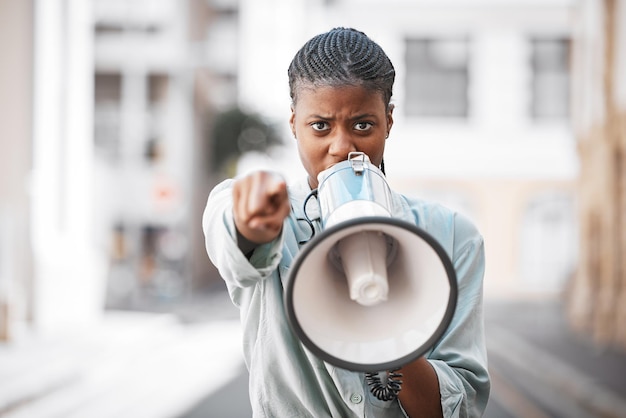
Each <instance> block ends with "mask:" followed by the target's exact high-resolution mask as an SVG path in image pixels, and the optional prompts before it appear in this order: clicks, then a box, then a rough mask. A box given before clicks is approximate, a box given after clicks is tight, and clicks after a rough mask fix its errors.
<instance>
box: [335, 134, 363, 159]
mask: <svg viewBox="0 0 626 418" xmlns="http://www.w3.org/2000/svg"><path fill="white" fill-rule="evenodd" d="M352 151H357V149H356V146H355V142H354V140H353V138H352V136H351V135H350V134H349V133H348V132H346V131H344V130H339V131H337V132H336V133H335V135H334V136H333V138H332V142H331V143H330V147H329V149H328V153H329V154H331V155H332V156H335V157H338V158H340V159H341V160H344V159H346V158H347V157H348V153H350V152H352Z"/></svg>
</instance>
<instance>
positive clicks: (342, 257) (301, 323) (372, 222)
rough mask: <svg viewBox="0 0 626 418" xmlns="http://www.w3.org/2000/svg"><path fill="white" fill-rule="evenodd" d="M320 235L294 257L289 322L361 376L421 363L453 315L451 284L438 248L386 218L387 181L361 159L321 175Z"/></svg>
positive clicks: (328, 357) (318, 351)
mask: <svg viewBox="0 0 626 418" xmlns="http://www.w3.org/2000/svg"><path fill="white" fill-rule="evenodd" d="M318 184H319V187H318V190H317V199H318V202H319V205H320V212H321V222H322V232H321V233H319V234H317V235H316V236H314V237H313V238H312V239H311V240H310V241H309V242H308V243H307V244H306V245H304V246H303V247H302V250H301V251H300V253H299V254H298V256H297V257H296V258H295V259H294V262H293V264H292V266H291V271H290V273H289V277H288V281H287V288H286V292H285V306H286V311H287V318H288V321H289V324H290V326H291V328H292V330H293V331H294V333H295V334H296V335H297V336H298V338H299V339H300V340H301V341H302V343H303V344H304V345H305V346H306V347H307V348H308V349H309V350H310V351H311V352H313V353H314V354H315V355H317V356H318V357H319V358H321V359H322V360H324V361H326V362H328V363H330V364H333V365H335V366H337V367H340V368H343V369H348V370H353V371H362V372H370V373H374V372H378V371H380V370H395V369H397V368H400V367H402V366H403V365H405V364H407V363H409V362H410V361H413V360H415V359H417V358H418V357H421V356H422V355H424V354H425V353H426V352H427V351H428V350H429V349H430V348H432V346H433V345H434V344H435V343H436V342H437V341H438V340H439V339H440V338H441V336H442V335H443V334H444V332H445V331H446V329H447V327H448V325H449V324H450V321H451V320H452V315H453V314H454V310H455V306H456V296H457V282H456V273H455V271H454V266H453V264H452V262H451V261H450V259H449V257H448V255H447V254H446V252H445V250H444V249H443V247H442V246H441V245H440V244H439V243H438V242H437V241H436V240H435V239H434V238H433V237H432V236H431V235H430V234H428V233H427V232H426V231H424V230H423V229H422V228H419V227H417V226H416V225H414V224H412V223H409V222H406V221H403V220H400V219H396V218H393V217H392V213H393V211H392V194H391V191H390V189H389V186H388V184H387V182H386V180H385V178H384V175H383V173H382V172H381V171H380V170H379V169H378V168H377V167H375V166H373V165H372V164H371V163H370V161H369V158H368V157H367V156H366V155H365V154H363V153H350V154H349V155H348V160H346V161H343V162H341V163H339V164H336V165H334V166H333V167H331V168H329V169H327V170H325V171H323V172H321V173H320V174H319V176H318Z"/></svg>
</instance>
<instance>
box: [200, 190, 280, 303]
mask: <svg viewBox="0 0 626 418" xmlns="http://www.w3.org/2000/svg"><path fill="white" fill-rule="evenodd" d="M232 184H233V180H232V179H231V180H225V181H224V182H222V183H220V184H218V185H217V186H216V187H215V188H214V189H213V190H212V191H211V193H210V195H209V198H208V201H207V205H206V208H205V210H204V214H203V216H202V230H203V231H204V240H205V246H206V250H207V253H208V255H209V259H210V260H211V262H212V263H213V264H214V265H215V267H217V269H218V271H219V273H220V275H221V276H222V278H223V279H224V281H225V282H226V285H227V286H228V288H229V290H231V291H232V290H233V289H234V288H244V287H249V286H253V285H255V284H256V283H257V282H258V281H259V280H262V279H264V278H266V277H268V276H270V275H271V274H272V272H273V271H274V270H276V268H277V266H278V263H279V262H280V259H281V248H282V241H283V237H282V234H281V236H279V237H278V238H277V239H275V240H274V241H272V242H269V243H267V244H263V245H260V246H258V247H257V248H256V249H255V250H254V253H253V254H252V257H250V259H249V260H248V259H247V258H246V256H245V255H244V254H243V252H241V250H240V249H239V247H238V246H237V230H236V228H235V221H234V219H233V202H232Z"/></svg>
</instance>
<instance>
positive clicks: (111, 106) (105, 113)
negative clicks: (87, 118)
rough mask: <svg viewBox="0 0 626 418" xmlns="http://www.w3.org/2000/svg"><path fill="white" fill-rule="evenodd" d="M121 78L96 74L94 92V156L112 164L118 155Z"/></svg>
mask: <svg viewBox="0 0 626 418" xmlns="http://www.w3.org/2000/svg"><path fill="white" fill-rule="evenodd" d="M121 91H122V78H121V75H120V74H117V73H115V74H100V73H98V74H96V76H95V91H94V96H95V97H94V101H95V108H94V144H95V151H96V154H97V155H98V156H99V157H101V158H103V159H105V160H108V161H109V162H112V163H117V162H118V161H119V159H120V157H121V155H120V152H121V150H120V129H121V113H120V100H121Z"/></svg>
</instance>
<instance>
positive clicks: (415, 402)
mask: <svg viewBox="0 0 626 418" xmlns="http://www.w3.org/2000/svg"><path fill="white" fill-rule="evenodd" d="M400 373H402V390H401V391H400V393H399V394H398V398H399V400H400V404H402V408H403V409H404V411H405V412H406V413H407V415H408V416H409V417H425V418H429V417H433V418H434V417H443V412H442V410H441V399H440V397H439V381H438V380H437V374H436V373H435V370H434V369H433V367H432V366H431V365H430V363H429V362H428V361H427V360H426V358H425V357H421V358H419V359H417V360H415V361H413V362H411V363H409V364H407V365H405V366H404V367H402V369H400Z"/></svg>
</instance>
